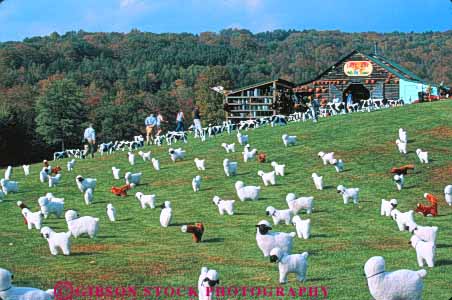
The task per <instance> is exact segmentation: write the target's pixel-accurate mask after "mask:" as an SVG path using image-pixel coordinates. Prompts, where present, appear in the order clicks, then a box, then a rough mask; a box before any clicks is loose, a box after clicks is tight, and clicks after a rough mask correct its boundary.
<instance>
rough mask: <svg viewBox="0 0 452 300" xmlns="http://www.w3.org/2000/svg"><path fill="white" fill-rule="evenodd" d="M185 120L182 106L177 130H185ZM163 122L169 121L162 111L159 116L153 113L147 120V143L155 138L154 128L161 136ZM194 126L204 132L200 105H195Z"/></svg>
mask: <svg viewBox="0 0 452 300" xmlns="http://www.w3.org/2000/svg"><path fill="white" fill-rule="evenodd" d="M184 121H185V115H184V112H183V110H182V108H180V109H179V111H178V112H177V114H176V129H175V131H176V132H181V131H185V126H184ZM162 123H168V121H165V120H164V119H163V116H162V114H161V113H160V112H158V113H157V116H155V115H154V114H153V113H151V114H150V115H149V116H148V117H147V118H146V119H145V120H144V125H145V126H146V143H147V144H148V145H149V144H150V143H151V141H152V139H153V138H154V136H153V133H154V128H156V134H155V135H156V136H159V135H160V134H161V133H162V128H161V124H162ZM193 126H194V129H195V131H198V132H199V133H202V126H201V114H200V112H199V106H198V105H195V107H194V109H193Z"/></svg>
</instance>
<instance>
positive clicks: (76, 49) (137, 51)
mask: <svg viewBox="0 0 452 300" xmlns="http://www.w3.org/2000/svg"><path fill="white" fill-rule="evenodd" d="M375 42H377V43H378V49H379V52H380V54H382V55H384V56H387V57H388V58H391V59H393V60H394V61H397V62H399V63H400V64H401V65H403V66H405V67H407V68H408V69H410V70H412V71H413V72H414V73H416V74H418V75H419V76H420V77H422V78H425V79H426V80H428V81H432V82H435V83H440V82H444V85H446V86H451V85H452V31H447V32H425V33H400V32H394V33H385V34H379V33H374V32H368V33H344V32H340V31H314V30H307V31H294V30H289V31H285V30H275V31H272V32H264V33H258V34H253V33H251V32H250V31H248V30H243V29H240V30H238V29H227V30H223V31H221V32H219V33H213V32H203V33H201V34H199V35H195V34H188V33H181V34H171V33H168V34H154V33H148V32H140V31H138V30H132V31H131V32H130V33H127V34H123V33H89V32H84V31H79V32H68V33H66V34H64V35H59V34H57V33H53V34H51V35H50V36H46V37H32V38H27V39H25V40H24V41H22V42H5V43H0V157H1V160H0V164H6V163H8V164H18V163H22V162H28V161H37V160H41V159H43V158H44V157H48V154H49V153H50V151H53V150H59V149H61V147H62V145H64V146H65V147H66V148H68V147H77V148H79V147H80V146H81V142H82V141H81V133H82V130H83V128H84V126H86V125H87V124H88V123H90V122H92V123H93V124H94V128H95V129H96V131H97V134H98V141H99V142H102V141H109V140H114V139H121V138H130V137H131V136H133V135H135V134H137V133H140V132H143V129H144V128H143V127H144V126H143V120H144V117H145V116H146V115H147V114H149V112H155V111H157V110H160V111H161V112H162V114H163V115H164V116H165V117H166V118H167V119H168V121H169V123H168V124H167V126H168V127H169V128H172V127H174V121H175V120H174V119H175V114H176V112H177V110H178V109H179V108H183V109H184V110H185V113H186V115H187V116H191V113H190V112H191V109H192V107H193V105H194V104H195V103H197V104H199V105H200V107H201V113H202V115H203V116H204V118H203V119H204V120H203V121H204V122H206V123H209V122H211V123H216V122H218V121H220V120H221V119H222V117H223V112H222V105H221V101H222V99H221V96H218V95H217V94H215V93H214V92H212V91H211V90H210V87H212V86H217V85H222V86H224V87H225V88H226V89H230V88H237V87H240V86H243V85H248V84H252V83H256V82H259V81H263V80H269V79H272V78H276V77H280V78H284V79H286V80H289V81H292V82H294V83H300V82H302V81H305V80H308V79H310V78H312V77H314V76H315V75H317V74H318V73H319V72H321V71H322V70H324V69H325V68H327V67H328V66H329V65H331V64H332V63H334V62H336V61H337V60H338V59H339V58H340V57H342V56H344V55H346V54H348V53H349V52H350V51H352V50H353V49H357V50H360V51H363V52H367V53H368V52H372V51H373V47H374V43H375ZM187 121H190V120H187ZM187 125H188V124H187ZM52 126H55V127H57V128H56V129H52V130H50V128H51V127H52Z"/></svg>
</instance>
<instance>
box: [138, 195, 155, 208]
mask: <svg viewBox="0 0 452 300" xmlns="http://www.w3.org/2000/svg"><path fill="white" fill-rule="evenodd" d="M135 197H136V198H137V199H138V201H140V204H141V208H142V209H145V208H146V206H149V208H155V195H154V194H152V195H145V194H143V193H141V192H137V193H136V194H135Z"/></svg>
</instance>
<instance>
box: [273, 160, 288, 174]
mask: <svg viewBox="0 0 452 300" xmlns="http://www.w3.org/2000/svg"><path fill="white" fill-rule="evenodd" d="M271 166H272V167H273V170H274V171H275V172H276V175H278V176H284V171H285V168H286V165H280V164H278V163H277V162H276V161H272V163H271Z"/></svg>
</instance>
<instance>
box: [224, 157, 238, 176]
mask: <svg viewBox="0 0 452 300" xmlns="http://www.w3.org/2000/svg"><path fill="white" fill-rule="evenodd" d="M223 170H224V174H226V176H228V177H229V176H235V175H237V162H235V161H230V160H229V159H227V158H225V159H224V160H223Z"/></svg>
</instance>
